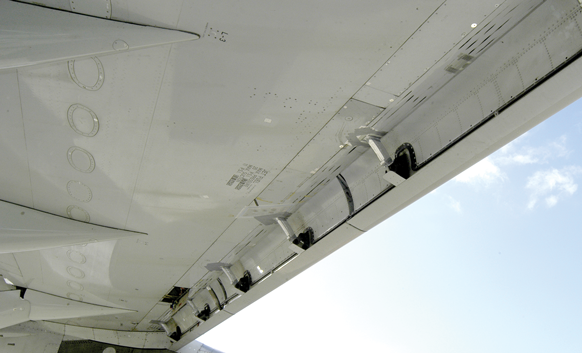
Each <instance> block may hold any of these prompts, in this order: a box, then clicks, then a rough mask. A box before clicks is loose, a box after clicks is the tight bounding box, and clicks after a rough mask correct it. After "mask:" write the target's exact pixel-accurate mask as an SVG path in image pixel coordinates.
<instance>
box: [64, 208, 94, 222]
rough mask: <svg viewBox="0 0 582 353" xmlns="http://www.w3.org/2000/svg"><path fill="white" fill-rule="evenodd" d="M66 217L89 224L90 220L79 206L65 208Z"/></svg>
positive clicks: (87, 214)
mask: <svg viewBox="0 0 582 353" xmlns="http://www.w3.org/2000/svg"><path fill="white" fill-rule="evenodd" d="M67 216H69V218H71V219H74V220H77V221H81V222H89V221H90V220H91V217H90V216H89V213H88V212H87V211H85V210H84V209H82V208H81V207H79V206H73V205H71V206H69V207H67Z"/></svg>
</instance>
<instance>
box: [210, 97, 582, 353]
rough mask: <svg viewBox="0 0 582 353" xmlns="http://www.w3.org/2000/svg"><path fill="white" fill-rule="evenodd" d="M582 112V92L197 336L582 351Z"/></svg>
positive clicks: (231, 343) (337, 346)
mask: <svg viewBox="0 0 582 353" xmlns="http://www.w3.org/2000/svg"><path fill="white" fill-rule="evenodd" d="M581 117H582V100H581V101H578V102H576V103H574V104H572V105H571V106H569V107H567V108H566V109H564V110H563V111H561V112H560V113H558V114H556V115H555V116H553V117H551V118H550V119H548V120H546V121H545V122H543V123H542V124H540V125H538V126H537V127H535V128H534V129H532V130H531V131H529V132H528V133H526V134H525V135H523V136H521V137H519V138H518V139H517V140H515V141H513V142H512V143H510V144H509V145H507V146H505V147H503V148H502V149H500V150H499V151H497V152H496V153H494V154H492V155H491V156H489V157H487V158H486V159H485V160H483V161H481V162H479V163H478V164H476V165H475V166H473V167H472V168H470V169H468V170H467V171H465V172H464V173H462V174H461V175H459V176H457V177H456V178H455V179H453V180H451V181H449V182H448V183H446V184H444V185H443V186H441V187H440V188H438V189H437V190H435V191H433V192H432V193H430V194H428V195H427V196H425V197H424V198H422V199H421V200H419V201H418V202H416V203H414V204H413V205H411V206H409V207H408V208H406V209H405V210H403V211H401V212H400V213H398V214H397V215H395V216H394V217H392V218H390V219H388V220H386V221H385V222H383V223H382V224H380V225H378V226H377V227H376V228H374V229H373V230H371V231H369V232H367V233H366V234H364V235H362V236H361V237H359V238H357V239H356V240H354V241H353V242H351V243H350V244H348V245H346V246H345V247H343V248H342V249H340V250H338V251H337V252H335V253H334V254H332V255H330V256H329V257H328V258H326V259H324V260H322V261H321V262H320V263H318V264H316V265H315V266H313V267H312V268H310V269H309V270H307V271H305V272H304V273H302V274H301V275H299V276H297V277H296V278H294V279H293V280H291V281H289V282H288V283H286V284H284V285H283V286H281V287H279V288H278V289H276V290H275V291H273V292H272V293H270V294H269V295H267V296H266V297H264V298H263V299H262V300H259V301H258V302H256V303H254V304H253V305H251V306H249V307H248V308H246V309H245V310H243V311H242V312H240V313H238V314H237V315H235V316H234V317H233V318H231V319H229V320H228V321H226V322H224V323H223V324H221V325H220V326H219V327H217V328H215V329H213V330H212V331H211V332H209V333H207V334H206V335H204V336H202V337H201V338H200V341H201V342H203V343H205V344H207V345H209V346H211V347H214V348H216V349H220V350H222V351H224V352H225V353H245V352H253V353H260V352H278V353H286V352H293V353H296V352H306V353H309V352H334V353H340V352H346V353H347V352H350V353H352V352H355V351H370V352H395V353H420V352H431V353H440V352H443V353H445V352H446V353H456V352H459V353H461V352H463V353H466V352H487V353H490V352H493V351H494V352H498V353H502V352H517V351H521V352H528V353H532V352H561V353H567V352H581V351H582V232H581V231H580V226H579V221H580V219H581V218H582V212H581V211H582V198H581V197H580V195H581V191H580V190H578V188H579V183H580V182H581V181H582V119H580V118H581ZM290 298H304V300H292V301H290ZM291 302H295V303H297V302H300V303H301V304H300V307H297V306H294V305H291V304H290V303H291ZM292 332H293V333H292Z"/></svg>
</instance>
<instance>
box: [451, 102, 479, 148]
mask: <svg viewBox="0 0 582 353" xmlns="http://www.w3.org/2000/svg"><path fill="white" fill-rule="evenodd" d="M463 98H464V99H463V100H462V102H461V103H459V105H458V106H457V114H458V117H459V119H460V121H461V126H462V130H463V131H466V130H468V129H469V128H471V127H472V126H473V125H475V124H477V123H478V122H480V121H481V120H483V118H484V117H485V116H486V114H483V109H482V108H481V102H480V101H479V96H478V95H475V94H468V95H466V96H465V97H463ZM447 142H448V140H443V144H446V143H447Z"/></svg>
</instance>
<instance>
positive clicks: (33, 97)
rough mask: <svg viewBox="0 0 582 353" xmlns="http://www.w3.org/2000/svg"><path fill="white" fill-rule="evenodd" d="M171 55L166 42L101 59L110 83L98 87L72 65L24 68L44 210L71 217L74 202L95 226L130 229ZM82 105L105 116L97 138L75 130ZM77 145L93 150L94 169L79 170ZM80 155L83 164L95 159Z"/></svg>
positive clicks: (35, 177)
mask: <svg viewBox="0 0 582 353" xmlns="http://www.w3.org/2000/svg"><path fill="white" fill-rule="evenodd" d="M168 52H169V47H158V48H151V49H147V50H142V51H135V52H127V53H124V54H120V55H115V56H107V57H103V58H101V59H100V61H101V62H102V65H103V69H104V75H105V81H104V84H103V86H102V87H101V88H100V89H99V90H97V91H89V90H86V89H83V88H81V87H79V86H78V85H77V84H75V83H74V82H73V81H72V80H71V78H70V74H69V69H68V66H67V64H66V63H61V64H53V65H49V66H44V67H40V68H30V69H26V70H21V71H19V79H20V91H21V96H22V101H23V110H24V121H25V130H26V136H27V149H28V152H29V164H30V166H31V169H32V175H31V179H32V184H33V195H35V197H36V201H37V202H36V203H35V206H36V207H37V208H39V209H42V210H45V211H48V212H51V213H54V214H58V215H63V216H67V209H68V207H70V206H73V207H75V208H74V211H75V210H77V211H75V212H77V214H78V215H80V216H78V218H77V219H81V220H86V218H87V217H86V216H84V215H83V212H82V211H79V209H82V210H84V211H85V212H86V215H89V219H90V221H91V222H92V223H97V224H105V225H109V226H115V227H119V228H124V227H125V223H126V221H127V214H128V211H129V207H130V203H131V197H132V193H133V189H134V183H135V180H136V178H137V173H138V171H139V166H140V162H141V155H142V153H143V148H144V144H145V140H146V139H147V134H148V130H149V127H150V119H151V117H152V115H153V110H154V106H155V97H156V96H157V90H158V87H159V84H160V82H161V80H162V76H163V72H164V67H163V65H160V64H159V63H160V62H162V63H163V62H165V60H166V58H167V55H168ZM89 64H92V65H93V66H94V65H95V64H94V63H93V62H92V61H89ZM104 102H106V103H104ZM75 104H81V105H83V106H85V107H87V108H88V109H90V110H92V111H93V112H94V113H95V115H96V117H97V119H98V121H99V131H98V132H97V134H96V135H95V136H93V137H87V136H83V135H80V134H79V133H77V132H75V131H74V130H73V129H72V127H71V125H70V122H69V120H68V111H69V109H70V107H71V106H72V105H75ZM75 112H76V111H75ZM81 112H83V111H82V110H81ZM71 148H82V149H83V150H85V151H87V153H89V154H90V155H91V156H92V157H93V160H94V163H95V167H94V170H93V171H91V172H82V171H79V170H76V169H75V168H74V166H73V164H71V163H70V162H69V160H68V151H70V149H71ZM74 153H76V154H73V157H74V158H80V162H77V164H79V166H80V167H81V169H83V168H84V163H87V162H84V161H83V160H84V159H85V160H87V157H86V156H85V155H83V154H82V153H78V152H74ZM73 161H74V160H73ZM73 163H75V162H73ZM87 165H88V164H87ZM70 183H73V186H75V185H82V188H84V190H89V191H88V192H90V193H91V195H92V197H91V199H90V200H87V198H86V197H85V195H86V193H84V192H83V191H78V190H77V191H76V190H75V189H71V188H70V185H71V184H70ZM79 183H80V184H79ZM82 190H83V189H82ZM73 216H75V214H73Z"/></svg>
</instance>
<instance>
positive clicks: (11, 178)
mask: <svg viewBox="0 0 582 353" xmlns="http://www.w3.org/2000/svg"><path fill="white" fill-rule="evenodd" d="M0 106H1V107H2V110H1V111H0V167H1V168H2V171H3V173H2V174H3V176H2V183H0V195H2V196H1V198H2V199H3V200H6V201H10V202H15V203H18V204H21V205H26V206H29V207H32V206H33V205H34V203H33V200H32V194H31V193H30V173H29V170H28V163H27V162H26V161H27V159H28V156H27V151H26V144H25V136H24V124H23V121H22V110H21V105H20V93H19V91H18V77H17V73H16V71H3V72H0ZM27 190H28V191H27Z"/></svg>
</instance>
